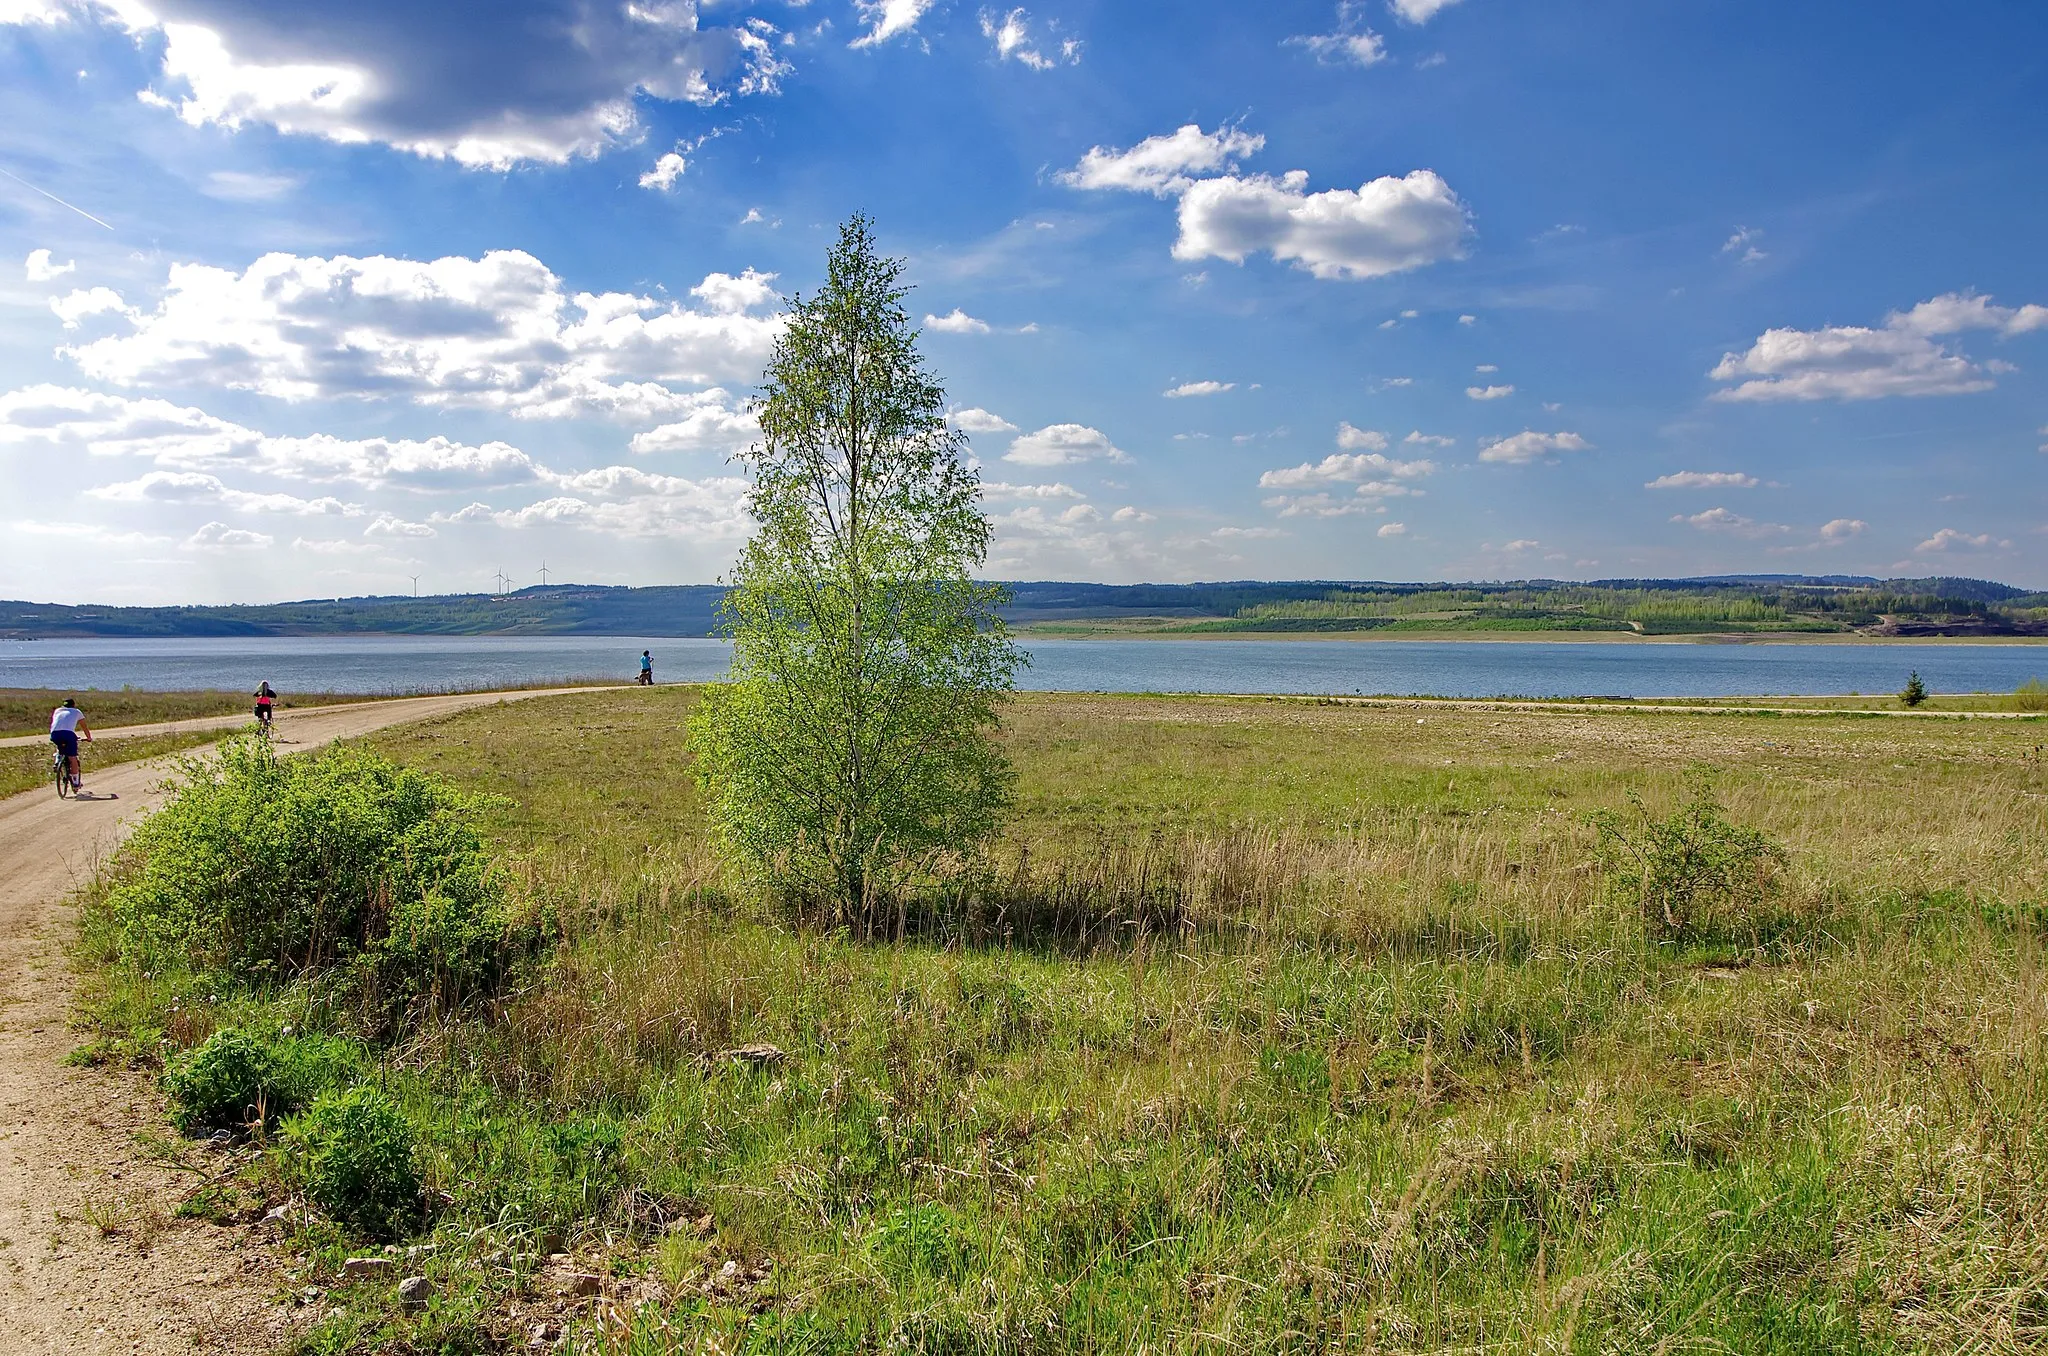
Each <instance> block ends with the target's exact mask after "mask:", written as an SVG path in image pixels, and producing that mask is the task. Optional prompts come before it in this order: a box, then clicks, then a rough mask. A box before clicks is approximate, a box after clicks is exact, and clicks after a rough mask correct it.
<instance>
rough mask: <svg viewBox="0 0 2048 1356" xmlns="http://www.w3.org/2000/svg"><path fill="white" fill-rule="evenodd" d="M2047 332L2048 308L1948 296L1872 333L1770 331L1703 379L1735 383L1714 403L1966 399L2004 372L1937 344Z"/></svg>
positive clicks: (1833, 328) (1894, 316)
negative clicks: (1973, 335)
mask: <svg viewBox="0 0 2048 1356" xmlns="http://www.w3.org/2000/svg"><path fill="white" fill-rule="evenodd" d="M2044 328H2048V306H2039V305H2032V304H2029V305H2026V306H2017V307H2012V306H1998V305H1995V304H1993V302H1992V300H1991V299H1990V298H1989V297H1984V296H1977V295H1973V294H1966V293H1958V292H1949V293H1945V294H1944V295H1942V296H1938V297H1933V298H1930V299H1929V300H1927V301H1923V302H1921V303H1920V304H1919V305H1917V306H1915V307H1913V308H1912V309H1911V310H1908V311H1894V312H1892V313H1891V314H1890V315H1888V316H1886V317H1885V321H1884V324H1883V325H1882V326H1880V327H1877V328H1874V329H1873V328H1871V327H1869V326H1864V325H1829V326H1825V327H1823V328H1821V329H1817V330H1795V329H1772V330H1765V331H1764V332H1763V334H1761V335H1759V336H1758V337H1757V340H1756V342H1755V343H1754V344H1752V345H1751V346H1750V347H1749V349H1748V350H1747V351H1746V352H1743V353H1726V354H1723V355H1722V357H1721V361H1720V362H1719V363H1718V364H1716V365H1715V367H1714V369H1713V371H1711V372H1710V373H1708V374H1707V375H1708V376H1710V377H1712V378H1713V379H1714V380H1715V381H1720V382H1735V383H1737V384H1736V385H1733V386H1728V387H1724V388H1723V389H1722V390H1719V391H1716V392H1714V396H1713V398H1714V399H1716V400H1731V401H1771V400H1879V399H1882V398H1884V397H1887V396H1936V395H1967V394H1969V393H1971V392H1974V391H1987V390H1989V389H1991V387H1992V386H1993V385H1994V384H1995V383H1994V382H1993V381H1992V379H1991V378H1992V374H1993V373H1995V372H1998V371H2002V370H2010V369H2008V368H2006V367H2004V366H2003V365H2002V364H1999V363H1997V362H1996V361H1995V360H1994V361H1993V362H1989V363H1984V364H1979V363H1976V362H1973V361H1972V360H1971V359H1970V358H1968V357H1967V356H1965V355H1964V354H1961V353H1957V352H1952V351H1951V350H1950V349H1949V348H1948V347H1947V346H1945V345H1944V344H1942V343H1941V342H1939V341H1940V340H1941V339H1942V338H1944V337H1946V336H1950V335H1955V334H1960V333H1963V332H1964V331H1968V330H1989V331H1992V332H1994V333H1996V334H1998V335H1999V336H2001V337H2003V338H2013V337H2016V336H2019V335H2022V334H2027V333H2030V332H2032V331H2035V330H2040V329H2044Z"/></svg>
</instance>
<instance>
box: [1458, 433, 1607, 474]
mask: <svg viewBox="0 0 2048 1356" xmlns="http://www.w3.org/2000/svg"><path fill="white" fill-rule="evenodd" d="M1592 446H1593V444H1591V443H1589V442H1587V441H1586V440H1585V439H1584V438H1582V437H1580V436H1579V435H1578V434H1576V433H1535V432H1531V431H1529V430H1527V429H1524V430H1523V431H1522V432H1520V433H1516V434H1512V435H1510V436H1508V437H1506V438H1483V439H1481V440H1480V443H1479V448H1480V451H1479V460H1481V461H1490V462H1498V463H1502V464H1505V465H1508V466H1526V465H1528V464H1529V463H1530V462H1532V461H1540V460H1541V459H1543V458H1544V457H1548V456H1552V455H1554V454H1556V453H1559V452H1585V451H1589V450H1591V448H1592Z"/></svg>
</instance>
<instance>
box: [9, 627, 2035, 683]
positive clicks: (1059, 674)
mask: <svg viewBox="0 0 2048 1356" xmlns="http://www.w3.org/2000/svg"><path fill="white" fill-rule="evenodd" d="M1028 648H1029V650H1030V654H1031V659H1032V663H1031V666H1030V667H1029V668H1028V669H1026V670H1025V671H1024V672H1023V674H1022V675H1021V676H1020V685H1021V686H1023V687H1025V688H1029V689H1034V690H1038V691H1046V692H1301V693H1324V692H1327V693H1371V694H1403V695H1408V694H1427V695H1432V696H1443V697H1495V696H1525V697H1569V696H1628V697H1735V696H1762V695H1772V696H1795V695H1802V694H1807V695H1811V694H1826V693H1839V692H1865V693H1871V692H1896V691H1897V690H1898V689H1899V688H1900V687H1902V686H1904V684H1905V681H1906V675H1907V673H1908V672H1909V671H1910V670H1914V669H1917V670H1919V672H1920V676H1921V679H1922V680H1923V681H1924V682H1925V683H1926V684H1927V686H1928V687H1929V688H1930V689H1931V690H1933V691H1936V692H2010V691H2011V690H2012V689H2013V688H2015V687H2017V686H2019V684H2021V683H2022V682H2025V681H2026V680H2027V679H2029V678H2036V677H2038V678H2043V679H2048V646H2032V645H1729V644H1708V645H1630V644H1626V643H1623V644H1614V643H1596V642H1583V641H1582V642H1569V641H1557V642H1549V641H1518V642H1491V643H1489V642H1483V641H1356V640H1298V641H1297V640H1290V641H1259V640H1034V641H1032V642H1031V643H1030V645H1029V647H1028ZM643 649H648V650H652V651H653V652H654V675H655V677H656V678H657V679H659V680H661V681H663V682H683V681H695V680H702V679H708V678H716V677H718V676H719V675H720V674H722V673H723V672H724V671H725V667H726V663H727V656H728V654H729V651H728V648H727V646H726V644H725V642H723V641H719V640H702V639H676V638H673V637H669V638H659V637H639V636H527V637H515V636H290V637H277V638H262V639H248V638H232V639H211V638H207V639H177V640H26V641H0V687H36V688H76V689H80V690H84V689H87V688H95V687H97V688H119V687H122V686H133V687H138V688H145V689H154V690H159V691H165V690H176V689H181V688H225V689H228V690H230V691H240V690H246V689H250V688H253V687H255V686H256V684H257V682H258V681H259V680H264V679H267V680H269V682H270V683H271V685H272V686H274V687H276V688H277V689H278V690H279V691H280V692H283V693H286V694H290V693H293V692H417V691H432V690H436V689H446V688H455V687H493V686H500V685H511V684H520V683H544V682H550V681H554V680H560V679H570V678H616V679H618V680H620V681H622V682H623V681H627V680H629V679H631V678H632V676H633V675H634V673H635V672H636V671H637V669H638V665H639V656H640V651H641V650H643Z"/></svg>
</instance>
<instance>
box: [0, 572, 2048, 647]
mask: <svg viewBox="0 0 2048 1356" xmlns="http://www.w3.org/2000/svg"><path fill="white" fill-rule="evenodd" d="M1009 587H1010V591H1011V603H1010V606H1009V607H1007V608H1005V609H1004V615H1005V616H1006V617H1008V618H1009V619H1010V620H1011V621H1012V622H1013V623H1016V624H1020V625H1025V626H1031V627H1033V628H1034V629H1039V630H1048V631H1058V630H1067V629H1090V627H1089V625H1088V624H1091V623H1094V624H1102V625H1108V626H1112V627H1116V628H1120V629H1128V628H1132V627H1136V628H1138V629H1144V630H1153V631H1157V630H1169V631H1171V630H1185V631H1189V632H1195V633H1199V632H1205V631H1218V630H1228V631H1275V632H1285V631H1346V630H1370V629H1377V628H1381V627H1396V628H1397V629H1401V630H1418V629H1424V630H1474V629H1479V630H1535V631H1540V630H1630V631H1636V632H1639V633H1646V634H1656V633H1668V632H1674V631H1676V632H1687V631H1737V632H1741V631H1777V630H1810V631H1851V630H1861V631H1869V632H1872V633H1875V634H1893V635H1919V634H2007V635H2010V634H2034V633H2035V632H2036V631H2037V630H2038V631H2039V632H2040V633H2042V634H2048V595H2042V594H2028V593H2027V592H2026V591H2025V590H2022V589H2017V588H2014V587H2012V586H2011V585H2009V584H2000V583H1996V582H1994V581H1992V580H1987V579H1959V578H1946V577H1937V578H1926V579H1889V580H1881V579H1875V578H1869V577H1865V576H1860V575H1818V576H1816V575H1717V576H1713V577H1709V578H1697V579H1602V580H1595V581H1592V582H1590V583H1582V582H1578V581H1573V580H1556V579H1526V580H1507V581H1501V580H1490V581H1485V582H1478V583H1451V582H1438V583H1397V582H1388V581H1371V580H1350V581H1347V580H1329V579H1312V580H1294V581H1287V582H1268V581H1260V580H1225V581H1220V582H1217V583H1207V584H1088V583H1066V582H1057V581H1031V582H1025V583H1015V584H1011V585H1010V586H1009ZM723 597H724V590H723V589H722V588H720V587H719V586H718V585H715V584H678V585H660V586H655V587H649V588H621V587H605V586H598V585H584V584H553V585H544V586H542V585H536V586H534V587H531V588H524V589H520V590H518V591H517V592H515V593H506V594H484V593H466V594H439V595H435V596H432V597H427V598H412V597H404V596H383V597H364V598H308V599H302V600H300V601H298V602H289V603H261V604H251V605H242V606H229V607H110V606H96V605H82V606H72V605H66V604H59V603H25V602H0V638H5V639H11V640H24V639H36V638H45V637H59V636H102V637H120V636H133V637H151V636H305V635H447V636H473V635H609V636H704V635H711V634H714V633H715V630H716V626H717V612H718V605H719V602H720V600H721V599H722V598H723Z"/></svg>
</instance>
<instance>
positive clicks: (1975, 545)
mask: <svg viewBox="0 0 2048 1356" xmlns="http://www.w3.org/2000/svg"><path fill="white" fill-rule="evenodd" d="M1913 549H1914V551H1916V552H1918V553H1919V554H1921V555H1947V554H1954V553H1968V552H1975V551H1990V550H1994V549H1996V550H2003V551H2009V550H2011V549H2012V543H2011V542H2009V541H2000V540H1999V539H1997V538H1996V537H1993V536H1992V535H1991V534H1990V533H1989V532H1960V531H1958V530H1956V529H1955V528H1953V527H1944V528H1942V529H1941V530H1940V531H1939V532H1936V533H1935V534H1934V535H1933V536H1931V537H1929V538H1928V539H1927V540H1926V541H1923V542H1921V543H1920V544H1919V545H1918V546H1916V547H1914V548H1913Z"/></svg>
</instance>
